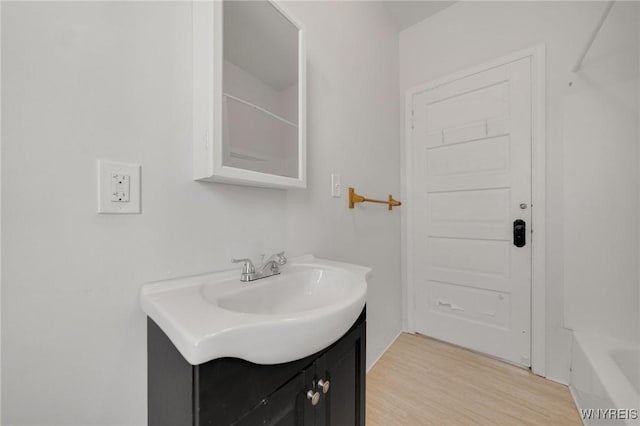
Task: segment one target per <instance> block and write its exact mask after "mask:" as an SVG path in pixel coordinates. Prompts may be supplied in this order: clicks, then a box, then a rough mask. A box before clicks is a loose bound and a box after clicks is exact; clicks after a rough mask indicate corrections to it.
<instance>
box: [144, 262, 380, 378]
mask: <svg viewBox="0 0 640 426" xmlns="http://www.w3.org/2000/svg"><path fill="white" fill-rule="evenodd" d="M370 272H371V269H369V268H365V267H362V266H357V265H351V264H347V263H340V262H333V261H328V260H322V259H316V258H314V257H313V256H304V257H300V258H297V259H293V260H291V261H290V262H289V264H287V265H285V266H284V267H282V269H281V274H280V275H275V276H272V277H269V278H263V279H260V280H256V281H252V282H248V283H243V282H240V270H239V269H237V270H233V271H225V272H217V273H213V274H207V275H198V276H193V277H186V278H179V279H173V280H167V281H159V282H156V283H151V284H146V285H144V286H143V287H142V289H141V291H140V305H141V306H142V310H143V311H144V312H145V313H146V314H147V315H148V316H149V317H150V318H151V319H152V320H153V321H154V322H155V323H156V324H158V326H159V327H160V328H161V329H162V330H163V331H164V332H165V334H166V335H167V336H168V337H169V339H171V341H172V342H173V344H174V345H175V346H176V347H177V348H178V350H179V351H180V353H181V354H182V356H184V358H185V359H186V360H187V361H188V362H189V363H190V364H192V365H198V364H202V363H204V362H207V361H210V360H212V359H216V358H222V357H234V358H242V359H245V360H247V361H251V362H254V363H257V364H278V363H282V362H289V361H293V360H296V359H300V358H304V357H305V356H308V355H311V354H313V353H315V352H318V351H319V350H321V349H324V348H325V347H327V346H329V345H330V344H331V343H333V342H335V341H336V340H338V339H339V338H340V337H342V335H343V334H344V333H346V332H347V330H349V328H350V327H351V326H352V325H353V324H354V323H355V321H356V319H357V318H358V316H359V315H360V312H361V311H362V308H363V307H364V305H365V301H366V293H367V281H366V280H367V278H368V276H369V274H370Z"/></svg>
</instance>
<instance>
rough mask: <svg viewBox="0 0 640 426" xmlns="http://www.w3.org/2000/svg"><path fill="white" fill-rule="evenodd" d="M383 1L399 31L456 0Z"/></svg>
mask: <svg viewBox="0 0 640 426" xmlns="http://www.w3.org/2000/svg"><path fill="white" fill-rule="evenodd" d="M383 3H384V5H385V7H386V8H387V10H388V11H389V14H390V15H391V19H393V21H394V22H395V23H396V26H397V27H398V31H402V30H404V29H406V28H408V27H410V26H412V25H414V24H417V23H418V22H420V21H423V20H425V19H427V18H428V17H429V16H431V15H435V14H436V13H438V12H440V11H441V10H443V9H446V8H447V7H449V6H451V5H452V4H453V3H455V1H430V0H413V1H404V0H387V1H383Z"/></svg>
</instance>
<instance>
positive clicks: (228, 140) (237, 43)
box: [194, 0, 306, 187]
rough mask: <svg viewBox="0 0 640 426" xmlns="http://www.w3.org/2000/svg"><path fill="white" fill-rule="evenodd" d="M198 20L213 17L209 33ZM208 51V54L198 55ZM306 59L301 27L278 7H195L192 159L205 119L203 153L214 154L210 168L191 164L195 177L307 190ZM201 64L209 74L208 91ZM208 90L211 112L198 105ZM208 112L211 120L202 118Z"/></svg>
mask: <svg viewBox="0 0 640 426" xmlns="http://www.w3.org/2000/svg"><path fill="white" fill-rule="evenodd" d="M207 7H208V8H209V9H210V10H208V11H207V10H205V11H204V12H203V10H202V9H203V8H207ZM203 15H207V16H209V18H210V19H211V21H210V22H212V23H213V25H212V27H211V28H208V27H207V20H206V18H203ZM211 36H212V39H211V38H210V37H211ZM207 46H210V47H211V50H210V51H209V52H212V53H209V56H210V57H209V58H203V57H202V56H203V55H206V50H205V49H206V47H207ZM203 50H205V52H204V53H203ZM211 56H212V57H211ZM205 59H208V60H205ZM304 61H305V58H304V48H303V44H302V30H301V28H300V26H299V25H298V24H296V23H295V21H294V20H293V19H292V18H291V16H290V15H289V14H288V13H287V12H286V11H285V10H284V9H283V8H282V7H281V6H280V5H279V4H277V3H274V2H272V1H267V0H253V1H233V0H225V1H223V2H213V5H207V4H204V5H202V4H199V2H195V3H194V102H195V108H194V114H195V115H199V116H200V117H194V136H195V137H196V142H195V147H196V156H198V152H201V151H202V149H201V147H200V146H201V145H202V140H200V141H198V140H197V139H198V137H202V135H201V133H200V132H201V125H202V124H204V122H206V123H208V124H209V126H208V127H210V130H209V131H210V133H207V135H205V137H206V138H208V139H212V145H213V146H212V147H211V148H212V149H211V150H210V151H211V152H210V153H206V152H205V153H203V154H204V155H205V157H206V156H210V155H213V158H212V159H211V161H210V162H209V163H208V164H207V163H206V162H203V161H202V159H198V158H196V159H195V160H196V179H203V180H213V181H224V182H231V183H241V184H250V185H258V186H275V187H304V186H306V170H305V166H306V164H305V163H306V161H305V155H306V146H305V117H304V111H305V105H304V100H305V93H304V91H305V79H304ZM202 66H205V67H206V68H211V72H212V73H213V82H212V84H211V85H210V86H208V87H207V85H206V78H207V75H206V72H204V71H203V70H202V69H201V68H200V67H202ZM207 88H208V89H209V90H210V91H211V92H212V93H211V94H210V96H209V98H210V99H211V103H212V104H213V105H212V107H209V108H207V105H206V102H205V103H203V102H199V101H198V99H199V97H201V95H202V93H201V91H202V90H205V89H207ZM203 104H204V106H203ZM209 113H210V114H211V115H212V117H207V118H205V119H202V116H203V115H206V114H209ZM208 118H211V119H208ZM199 133H200V134H199ZM208 143H209V140H207V141H206V144H208ZM198 163H200V164H198ZM199 166H200V168H201V169H202V170H201V172H200V173H199V170H198V167H199Z"/></svg>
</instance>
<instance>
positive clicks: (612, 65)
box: [563, 3, 640, 340]
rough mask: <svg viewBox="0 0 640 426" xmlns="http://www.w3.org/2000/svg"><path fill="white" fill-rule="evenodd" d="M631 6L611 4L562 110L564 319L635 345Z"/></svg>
mask: <svg viewBox="0 0 640 426" xmlns="http://www.w3.org/2000/svg"><path fill="white" fill-rule="evenodd" d="M637 10H638V7H637V4H636V3H617V4H616V5H615V6H614V7H613V9H612V10H611V13H610V14H609V17H608V18H607V20H606V22H605V24H604V26H603V27H602V30H601V31H600V33H599V34H598V38H597V39H596V40H595V42H594V44H593V46H592V48H591V50H590V51H589V54H588V56H587V57H586V59H585V61H584V64H583V67H582V70H581V72H579V73H577V74H576V75H575V76H571V81H572V83H573V84H572V86H571V87H568V88H567V90H566V91H565V98H564V108H563V110H564V111H563V117H564V118H563V147H564V158H565V167H564V193H565V205H564V210H565V212H566V220H565V229H564V231H565V234H564V236H565V276H564V285H565V298H564V301H565V319H566V325H567V326H568V327H570V328H571V329H574V330H579V331H589V332H595V333H600V334H605V335H607V336H612V337H617V338H621V339H625V340H640V328H638V312H639V311H640V309H639V308H640V305H638V282H639V281H638V280H639V275H638V255H639V250H638V242H639V239H638V219H639V218H640V214H639V213H638V207H639V205H638V189H639V184H638V84H639V80H638V70H639V67H638V65H639V64H638V25H637Z"/></svg>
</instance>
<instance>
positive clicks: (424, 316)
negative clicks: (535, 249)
mask: <svg viewBox="0 0 640 426" xmlns="http://www.w3.org/2000/svg"><path fill="white" fill-rule="evenodd" d="M530 61H531V60H530V58H525V59H520V60H518V61H515V62H511V63H508V64H505V65H502V66H499V67H496V68H491V69H488V70H486V71H483V72H480V73H475V74H473V75H469V76H467V77H464V78H460V79H458V80H455V81H453V82H450V83H446V84H442V85H439V86H437V87H434V88H431V89H428V90H425V91H423V92H420V93H418V94H416V95H414V96H413V112H412V113H413V124H412V127H413V129H412V134H411V140H410V143H412V144H413V146H412V152H413V158H412V174H411V181H410V185H411V186H412V191H411V192H412V200H413V202H412V205H411V206H410V208H411V209H413V211H412V217H413V242H414V243H413V250H412V256H413V259H412V262H411V264H412V269H413V271H412V274H411V276H412V277H413V278H412V280H413V288H414V291H415V294H414V302H415V306H414V309H415V312H414V321H415V322H414V325H415V329H416V331H417V332H419V333H423V334H426V335H429V336H432V337H435V338H437V339H441V340H445V341H448V342H451V343H454V344H457V345H460V346H464V347H468V348H470V349H474V350H477V351H480V352H484V353H487V354H490V355H493V356H496V357H499V358H502V359H505V360H507V361H510V362H513V363H516V364H519V365H523V366H529V365H530V351H531V338H530V329H531V233H530V223H531V206H530V205H531V63H530ZM517 219H520V220H523V221H524V222H525V224H526V225H525V226H526V230H525V233H524V236H525V239H526V243H525V245H524V246H523V247H516V245H515V244H514V221H515V220H517Z"/></svg>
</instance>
